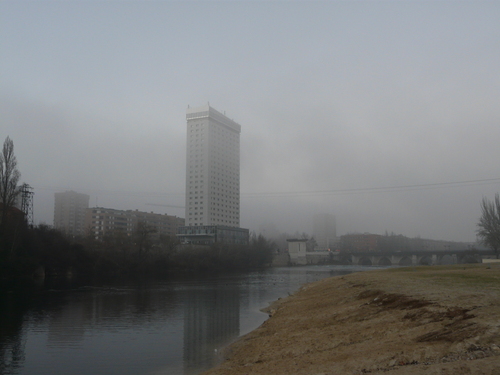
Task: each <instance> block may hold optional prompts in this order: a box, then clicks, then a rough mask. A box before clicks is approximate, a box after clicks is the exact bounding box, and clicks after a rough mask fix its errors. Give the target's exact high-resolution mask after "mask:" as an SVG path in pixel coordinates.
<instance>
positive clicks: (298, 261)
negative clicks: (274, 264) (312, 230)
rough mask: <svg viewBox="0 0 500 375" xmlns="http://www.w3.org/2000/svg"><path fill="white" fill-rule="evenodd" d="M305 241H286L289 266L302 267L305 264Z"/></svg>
mask: <svg viewBox="0 0 500 375" xmlns="http://www.w3.org/2000/svg"><path fill="white" fill-rule="evenodd" d="M307 241H308V240H307V239H303V238H301V239H295V238H292V239H287V240H286V242H287V243H288V254H289V255H290V264H294V265H304V264H307V258H306V247H307V246H306V245H307Z"/></svg>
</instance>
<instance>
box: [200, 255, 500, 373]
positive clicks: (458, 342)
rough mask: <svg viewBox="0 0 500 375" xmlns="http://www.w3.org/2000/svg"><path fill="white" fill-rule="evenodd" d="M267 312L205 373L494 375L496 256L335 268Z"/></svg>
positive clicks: (497, 350) (498, 297)
mask: <svg viewBox="0 0 500 375" xmlns="http://www.w3.org/2000/svg"><path fill="white" fill-rule="evenodd" d="M268 312H269V314H270V318H269V319H268V320H267V321H266V322H264V324H262V326H261V327H259V328H258V329H256V330H255V331H253V332H251V333H249V334H248V335H246V336H244V337H242V338H241V339H240V340H239V341H237V342H236V343H234V344H233V345H231V346H230V347H229V348H227V350H226V352H225V354H226V356H227V358H226V360H224V361H223V362H222V363H221V364H220V365H219V366H218V367H216V368H214V369H212V370H210V371H208V372H206V373H205V374H206V375H215V374H221V375H222V374H227V375H238V374H273V375H278V374H308V375H309V374H313V375H327V374H332V375H333V374H381V373H386V372H389V373H390V374H393V375H396V374H423V373H425V374H453V375H460V374H499V375H500V264H488V265H486V264H481V265H467V266H464V265H460V266H458V265H457V266H443V267H441V266H434V267H413V268H398V269H388V270H382V271H370V272H360V273H355V274H351V275H347V276H341V277H333V278H330V279H325V280H322V281H319V282H316V283H313V284H309V285H306V286H304V287H303V288H302V289H301V290H299V291H298V292H297V293H295V294H294V295H292V296H290V297H287V298H285V299H282V300H280V301H277V302H276V303H274V304H273V305H272V306H270V307H269V309H268Z"/></svg>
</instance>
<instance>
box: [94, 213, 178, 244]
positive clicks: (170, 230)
mask: <svg viewBox="0 0 500 375" xmlns="http://www.w3.org/2000/svg"><path fill="white" fill-rule="evenodd" d="M138 223H144V224H145V225H148V226H150V227H152V228H154V229H155V231H156V232H155V233H154V234H155V235H156V236H160V235H167V236H175V235H176V234H177V230H178V228H179V227H181V226H183V225H184V219H183V218H180V217H177V216H172V215H167V214H164V215H162V214H157V213H154V212H143V211H139V210H135V211H133V210H126V211H124V210H115V209H112V208H104V207H93V208H89V209H87V211H86V215H85V227H86V228H87V231H88V233H90V234H91V235H92V236H94V238H96V239H102V238H104V237H105V236H106V235H113V234H116V233H125V234H127V236H130V235H132V234H133V233H134V231H135V230H136V228H137V224H138Z"/></svg>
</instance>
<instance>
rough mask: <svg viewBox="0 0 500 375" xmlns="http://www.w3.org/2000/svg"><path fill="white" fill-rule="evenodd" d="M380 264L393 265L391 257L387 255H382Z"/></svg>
mask: <svg viewBox="0 0 500 375" xmlns="http://www.w3.org/2000/svg"><path fill="white" fill-rule="evenodd" d="M378 265H379V266H392V262H391V260H390V259H389V258H387V257H382V258H380V259H379V261H378Z"/></svg>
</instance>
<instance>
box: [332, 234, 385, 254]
mask: <svg viewBox="0 0 500 375" xmlns="http://www.w3.org/2000/svg"><path fill="white" fill-rule="evenodd" d="M381 237H382V236H381V235H379V234H371V233H363V234H358V233H356V234H346V235H343V236H340V244H341V249H342V250H347V251H377V250H378V246H379V242H380V238H381Z"/></svg>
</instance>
